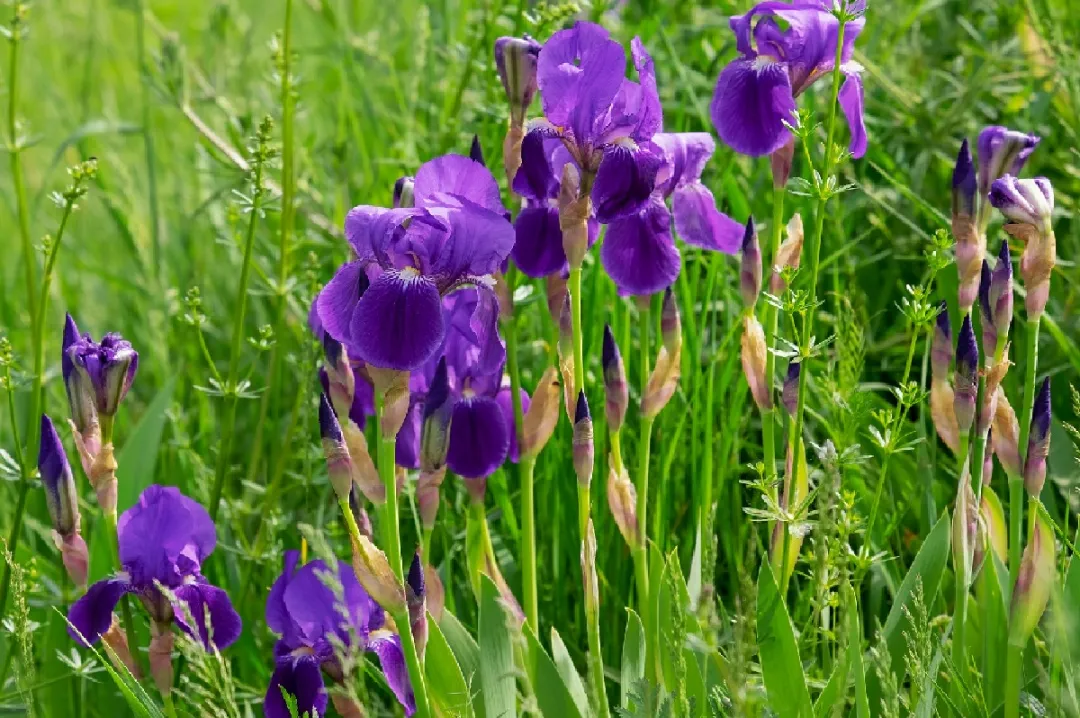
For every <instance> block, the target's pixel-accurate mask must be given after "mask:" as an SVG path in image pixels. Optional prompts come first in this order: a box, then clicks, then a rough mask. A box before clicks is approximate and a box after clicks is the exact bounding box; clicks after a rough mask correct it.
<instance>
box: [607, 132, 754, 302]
mask: <svg viewBox="0 0 1080 718" xmlns="http://www.w3.org/2000/svg"><path fill="white" fill-rule="evenodd" d="M653 143H654V144H655V145H656V146H657V147H658V148H659V149H660V151H661V152H662V157H663V165H662V166H661V169H660V171H659V172H658V174H657V184H656V189H655V190H654V191H653V193H652V196H651V197H650V198H649V201H648V202H647V203H646V204H645V205H644V206H643V207H642V208H641V209H640V210H639V211H638V212H636V213H635V214H630V215H626V216H624V217H620V218H619V219H616V220H615V221H613V222H612V223H611V224H610V226H608V231H607V236H606V237H605V239H604V244H603V247H601V249H600V260H601V262H603V265H604V269H605V270H606V271H607V273H608V275H609V276H610V277H611V278H612V280H613V281H614V282H615V285H616V286H617V287H618V289H619V294H622V295H628V294H633V295H639V296H647V295H650V294H654V293H656V292H659V291H662V290H663V289H665V288H666V287H669V286H671V285H672V284H673V283H674V282H675V279H676V277H678V276H679V250H678V249H677V248H676V246H675V240H674V239H673V237H672V235H671V224H672V215H674V219H675V230H676V231H677V232H678V233H679V236H680V237H682V239H683V241H685V242H686V243H687V244H692V245H694V246H696V247H702V248H703V249H710V250H714V251H720V252H724V253H726V254H734V253H735V252H736V251H738V249H739V245H740V242H741V240H742V237H743V225H742V224H740V223H739V222H736V221H735V220H733V219H731V218H730V217H728V216H727V215H726V214H723V213H722V212H720V211H719V210H717V209H716V200H715V199H714V198H713V195H712V192H710V191H709V188H708V187H706V186H705V185H704V184H702V183H701V173H702V170H703V169H704V168H705V163H706V162H708V161H709V158H710V157H712V154H713V152H714V151H715V150H716V143H715V142H714V141H713V138H712V136H710V135H709V134H707V133H704V132H680V133H661V134H658V135H656V136H654V137H653ZM668 197H671V198H672V211H670V212H669V211H668V208H667V204H666V203H665V200H666V199H667V198H668Z"/></svg>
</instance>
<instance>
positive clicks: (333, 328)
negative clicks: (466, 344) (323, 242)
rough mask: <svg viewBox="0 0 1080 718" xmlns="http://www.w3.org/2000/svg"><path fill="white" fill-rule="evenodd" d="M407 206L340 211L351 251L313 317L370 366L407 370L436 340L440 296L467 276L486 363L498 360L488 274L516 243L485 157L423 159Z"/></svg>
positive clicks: (441, 329) (441, 334)
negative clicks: (474, 291) (478, 159)
mask: <svg viewBox="0 0 1080 718" xmlns="http://www.w3.org/2000/svg"><path fill="white" fill-rule="evenodd" d="M412 194H413V205H414V206H413V207H401V208H397V209H386V208H383V207H373V206H369V205H361V206H358V207H354V208H353V209H352V210H351V211H350V212H349V214H348V216H347V217H346V219H345V236H346V237H347V238H348V240H349V244H350V245H351V246H352V248H353V250H354V251H355V253H356V259H355V260H353V261H351V262H347V263H346V264H345V265H344V266H342V267H341V268H340V269H339V270H338V272H337V274H335V275H334V278H333V279H331V280H330V283H329V284H327V285H326V287H325V288H324V289H323V290H322V292H321V293H320V294H319V296H318V298H317V299H316V305H315V313H316V314H317V321H315V322H313V324H317V325H320V326H321V327H322V328H323V329H325V331H326V332H328V333H329V334H330V336H332V337H333V338H334V339H336V340H338V341H339V342H341V343H342V344H344V345H345V347H346V349H347V351H348V353H349V356H350V357H355V358H358V359H361V360H363V361H365V362H367V363H368V364H371V365H373V366H376V367H380V368H386V369H395V370H412V369H416V368H418V367H420V366H423V365H424V364H425V363H426V362H427V361H428V360H429V359H431V357H432V356H434V355H435V352H436V351H437V350H438V349H439V347H440V346H441V345H442V343H443V340H444V338H445V336H446V324H445V321H444V318H443V312H442V297H444V296H446V295H448V294H450V293H451V292H453V291H454V290H455V289H458V288H460V287H463V286H468V285H472V286H475V287H476V288H477V296H478V297H479V298H480V301H478V302H477V303H476V315H475V317H474V320H475V321H476V323H477V324H478V337H477V338H478V341H479V343H480V345H481V347H482V349H483V351H482V352H481V357H480V361H481V363H482V365H483V366H484V367H486V368H488V369H495V368H497V367H498V366H500V365H501V364H502V361H503V357H504V353H503V348H502V344H501V342H500V341H499V337H498V331H497V322H498V300H497V299H496V297H495V293H494V291H493V289H492V284H493V280H491V277H490V275H491V274H493V273H494V272H495V271H497V270H498V269H499V266H500V265H501V264H502V263H503V261H504V260H505V259H506V257H507V256H508V255H509V254H510V250H511V249H512V248H513V245H514V229H513V227H512V226H511V224H510V222H509V220H508V219H507V216H508V215H507V212H506V209H505V208H504V207H503V205H502V201H501V200H500V198H499V186H498V184H497V183H496V182H495V178H494V177H493V176H492V174H491V172H489V171H488V170H487V169H486V168H485V167H483V165H481V164H479V163H477V162H475V161H473V160H471V159H469V158H468V157H465V156H463V155H453V154H451V155H443V156H442V157H437V158H435V159H433V160H431V161H429V162H426V163H424V164H423V165H421V166H420V169H419V170H418V171H417V173H416V177H415V179H414V183H413V185H412Z"/></svg>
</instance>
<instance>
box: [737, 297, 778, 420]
mask: <svg viewBox="0 0 1080 718" xmlns="http://www.w3.org/2000/svg"><path fill="white" fill-rule="evenodd" d="M767 355H768V347H767V346H766V344H765V331H764V330H763V329H762V328H761V322H759V321H758V320H757V317H755V316H754V315H753V314H751V313H747V314H746V315H745V316H744V317H743V335H742V367H743V374H745V375H746V382H747V383H748V384H749V385H750V393H751V395H752V396H753V397H754V403H755V404H757V406H758V409H760V410H761V411H769V410H770V409H772V408H773V400H772V387H770V386H768V385H767V384H766V382H765V359H766V357H767Z"/></svg>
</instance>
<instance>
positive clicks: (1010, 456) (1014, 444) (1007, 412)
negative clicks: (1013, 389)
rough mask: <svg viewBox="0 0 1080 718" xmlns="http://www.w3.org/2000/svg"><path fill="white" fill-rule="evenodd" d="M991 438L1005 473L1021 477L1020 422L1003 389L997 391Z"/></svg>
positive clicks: (999, 388)
mask: <svg viewBox="0 0 1080 718" xmlns="http://www.w3.org/2000/svg"><path fill="white" fill-rule="evenodd" d="M990 438H991V441H992V442H993V447H994V454H995V455H996V456H997V457H998V461H999V462H1001V468H1003V469H1005V473H1006V474H1008V475H1009V476H1010V477H1016V476H1020V475H1021V474H1022V471H1023V470H1022V467H1021V466H1020V446H1019V444H1020V422H1019V421H1017V419H1016V412H1015V411H1014V410H1013V408H1012V405H1011V404H1010V403H1009V398H1008V397H1007V396H1006V395H1005V391H1004V390H1003V389H1002V388H1001V387H998V390H997V403H996V405H995V408H994V418H993V421H992V422H991V432H990Z"/></svg>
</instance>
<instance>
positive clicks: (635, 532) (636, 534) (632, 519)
mask: <svg viewBox="0 0 1080 718" xmlns="http://www.w3.org/2000/svg"><path fill="white" fill-rule="evenodd" d="M607 498H608V508H609V509H611V516H612V518H614V519H615V525H616V526H618V527H619V533H621V534H622V537H623V540H625V541H626V545H627V546H629V547H630V550H634V549H638V548H641V529H640V528H639V525H638V516H637V489H635V488H634V484H633V483H632V482H631V481H630V477H629V476H627V475H626V470H625V469H623V470H622V472H617V471H615V466H614V463H613V462H612V465H611V468H610V470H609V471H608V484H607Z"/></svg>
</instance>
